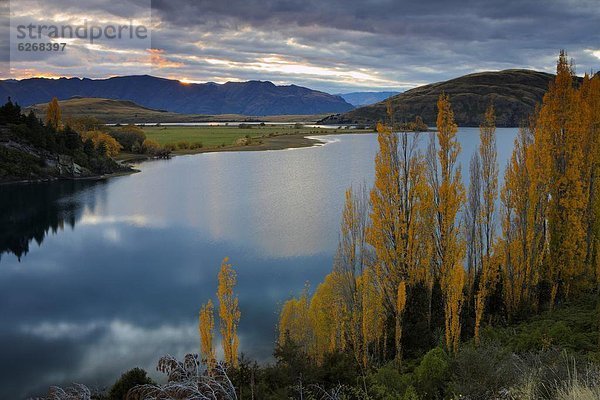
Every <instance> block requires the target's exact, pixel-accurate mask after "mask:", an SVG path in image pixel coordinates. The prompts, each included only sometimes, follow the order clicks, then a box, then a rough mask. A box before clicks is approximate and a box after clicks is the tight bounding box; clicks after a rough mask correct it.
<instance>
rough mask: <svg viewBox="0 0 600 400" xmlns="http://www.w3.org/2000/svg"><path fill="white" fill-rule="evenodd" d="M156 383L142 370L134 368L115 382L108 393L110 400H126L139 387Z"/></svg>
mask: <svg viewBox="0 0 600 400" xmlns="http://www.w3.org/2000/svg"><path fill="white" fill-rule="evenodd" d="M153 384H154V381H153V380H152V379H150V378H149V377H148V375H147V373H146V371H144V370H143V369H141V368H133V369H131V370H129V371H127V372H125V373H124V374H123V375H121V377H120V378H119V379H118V380H117V381H116V382H115V384H114V385H113V386H112V388H111V389H110V392H109V393H108V398H109V399H110V400H125V399H126V398H127V392H129V390H131V389H133V388H134V387H136V386H138V385H153Z"/></svg>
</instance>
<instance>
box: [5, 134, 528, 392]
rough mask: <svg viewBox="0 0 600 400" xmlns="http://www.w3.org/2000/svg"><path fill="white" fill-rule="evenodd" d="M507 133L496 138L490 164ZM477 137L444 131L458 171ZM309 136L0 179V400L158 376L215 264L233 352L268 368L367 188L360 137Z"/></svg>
mask: <svg viewBox="0 0 600 400" xmlns="http://www.w3.org/2000/svg"><path fill="white" fill-rule="evenodd" d="M516 132H517V130H516V129H509V128H506V129H498V130H497V135H498V136H497V142H498V150H499V155H498V160H499V163H500V169H501V171H502V170H503V169H504V168H503V167H504V165H505V164H506V161H507V160H508V158H509V156H510V153H511V151H512V146H513V141H514V138H515V135H516ZM478 134H479V131H478V129H476V128H462V129H460V132H459V136H458V137H459V140H460V142H461V144H462V147H463V152H462V153H461V162H462V163H463V175H467V174H468V160H469V158H470V156H471V154H472V152H473V151H475V150H476V149H477V146H478ZM426 136H427V135H426V134H423V135H422V137H421V141H422V144H423V147H424V146H425V145H426V143H427V138H426ZM321 139H322V140H325V141H326V142H327V144H326V145H322V146H317V147H311V148H302V149H290V150H278V151H261V152H218V153H206V154H200V155H191V156H178V157H175V158H173V159H171V160H163V161H151V162H146V163H143V164H141V165H139V166H138V168H139V169H141V172H140V173H137V174H133V175H129V176H124V177H118V178H113V179H110V180H108V181H99V182H89V181H87V182H86V181H78V182H55V183H46V184H33V185H9V186H0V205H1V208H0V210H1V211H0V221H2V228H1V229H0V254H1V259H0V349H1V352H0V398H24V397H26V396H29V395H33V394H43V393H45V391H46V390H47V388H48V386H49V385H51V384H70V383H71V382H80V383H85V384H87V385H89V386H95V385H96V386H100V387H103V386H106V385H110V384H112V383H113V381H114V380H115V379H116V378H117V377H118V376H119V375H120V374H121V373H122V372H124V371H126V370H128V369H130V368H133V367H135V366H139V367H142V368H144V369H146V370H147V371H149V372H150V373H151V375H152V376H154V377H161V375H160V374H157V373H156V371H155V366H156V362H157V361H158V359H159V357H160V356H162V355H164V354H167V353H170V354H174V355H176V356H178V357H180V358H181V357H182V356H183V355H184V354H185V353H188V352H198V351H199V337H198V331H197V316H198V311H199V309H200V306H201V305H202V303H204V302H206V301H207V300H208V299H209V298H213V301H214V300H215V298H216V296H215V291H216V285H217V272H218V270H219V267H220V263H221V260H222V259H223V258H224V257H226V256H228V257H229V258H230V261H231V263H232V264H233V265H234V267H235V269H236V270H237V272H238V286H237V293H238V295H239V299H240V308H241V312H242V317H241V322H240V327H239V334H240V350H241V351H242V352H243V353H245V354H247V355H248V356H250V357H252V358H255V359H257V360H259V361H269V360H271V354H272V350H273V344H274V340H275V337H276V324H277V317H278V312H279V308H280V306H281V304H282V303H283V301H285V300H286V299H287V298H288V297H289V296H290V295H296V294H298V293H299V292H300V291H301V290H302V288H303V287H304V285H305V283H306V282H310V283H311V285H312V287H313V288H314V286H315V285H316V284H318V283H319V282H320V281H321V279H322V278H323V277H324V276H325V274H327V273H328V272H329V271H330V269H331V265H332V260H333V256H334V252H335V249H336V245H337V239H338V226H339V221H340V213H341V210H342V205H343V201H344V191H345V189H346V188H347V187H348V186H350V185H355V186H356V185H359V184H361V183H363V182H365V183H367V184H368V185H370V184H371V183H372V180H373V159H374V156H375V153H376V150H377V140H376V136H375V135H373V134H348V135H331V136H325V137H321ZM501 176H502V173H501ZM464 178H465V180H466V178H467V177H466V176H465V177H464ZM7 227H8V228H7Z"/></svg>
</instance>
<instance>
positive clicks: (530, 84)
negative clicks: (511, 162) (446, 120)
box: [321, 69, 554, 127]
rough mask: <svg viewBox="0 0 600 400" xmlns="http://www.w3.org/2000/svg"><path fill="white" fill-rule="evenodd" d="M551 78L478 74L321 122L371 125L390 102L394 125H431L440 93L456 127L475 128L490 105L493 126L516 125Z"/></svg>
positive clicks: (539, 74) (507, 72)
mask: <svg viewBox="0 0 600 400" xmlns="http://www.w3.org/2000/svg"><path fill="white" fill-rule="evenodd" d="M553 79H554V75H552V74H548V73H545V72H539V71H531V70H524V69H510V70H504V71H497V72H480V73H475V74H470V75H465V76H462V77H459V78H455V79H451V80H448V81H444V82H438V83H432V84H429V85H424V86H419V87H417V88H414V89H411V90H408V91H406V92H404V93H401V94H398V95H396V96H393V97H391V98H390V99H388V100H386V101H381V102H379V103H376V104H373V105H368V106H364V107H360V108H356V109H354V110H352V111H349V112H346V113H342V114H339V115H333V116H330V117H328V118H325V119H324V120H322V121H321V122H322V123H335V124H373V123H375V122H377V121H384V120H386V103H387V101H391V103H392V109H393V110H394V119H395V121H397V122H404V121H413V120H414V119H415V117H416V116H420V117H421V118H422V119H423V121H424V122H425V123H426V124H427V125H429V126H435V123H436V117H437V106H436V104H437V99H438V97H439V95H440V93H446V94H448V95H449V96H450V101H451V103H452V108H453V110H454V117H455V120H456V122H457V124H458V125H460V126H478V125H479V124H480V123H481V119H482V117H483V114H484V112H485V109H486V108H487V107H488V105H489V104H490V103H493V104H494V107H495V111H496V124H497V126H504V127H516V126H519V125H520V124H521V123H522V122H523V121H524V120H525V119H526V118H527V117H528V116H529V115H531V113H533V111H534V109H535V107H536V104H539V103H541V101H542V98H543V96H544V93H546V91H547V90H548V85H549V83H550V81H552V80H553Z"/></svg>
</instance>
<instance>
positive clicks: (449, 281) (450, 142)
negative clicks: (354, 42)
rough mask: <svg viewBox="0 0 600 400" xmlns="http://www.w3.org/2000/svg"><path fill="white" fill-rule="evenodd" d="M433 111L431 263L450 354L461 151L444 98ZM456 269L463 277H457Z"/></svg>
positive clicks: (461, 249) (456, 331) (456, 299)
mask: <svg viewBox="0 0 600 400" xmlns="http://www.w3.org/2000/svg"><path fill="white" fill-rule="evenodd" d="M437 107H438V116H437V130H438V133H437V142H438V143H439V150H437V145H436V142H435V138H434V137H433V136H432V138H431V141H430V144H429V151H428V166H429V168H428V180H429V184H430V187H431V190H432V196H433V204H434V205H435V229H434V237H433V239H434V240H433V241H434V245H435V250H434V257H433V262H434V265H435V268H436V274H437V276H438V277H439V281H440V285H441V288H442V296H443V300H444V310H445V327H446V346H447V347H448V349H450V350H453V349H455V348H456V347H457V346H458V340H459V339H460V312H461V308H462V302H463V299H462V290H463V286H462V285H464V270H463V266H462V260H463V256H464V253H465V243H464V241H463V240H462V238H461V235H460V227H459V225H458V223H457V215H458V213H459V211H460V209H461V207H462V205H463V202H464V197H465V194H464V187H463V184H462V182H461V171H460V166H458V165H457V158H458V155H459V153H460V149H461V148H460V144H459V143H458V140H457V138H456V133H457V131H458V127H457V125H456V123H455V122H454V112H453V111H452V106H451V104H450V99H449V97H448V96H447V95H446V94H441V95H440V97H439V99H438V102H437ZM436 150H437V151H436ZM459 269H460V271H461V273H462V274H463V275H461V274H459V273H458V271H459ZM456 285H460V287H457V286H456Z"/></svg>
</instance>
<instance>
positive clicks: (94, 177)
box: [0, 168, 142, 186]
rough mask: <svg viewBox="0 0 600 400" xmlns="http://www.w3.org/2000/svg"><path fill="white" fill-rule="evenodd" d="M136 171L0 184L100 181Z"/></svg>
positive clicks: (3, 182)
mask: <svg viewBox="0 0 600 400" xmlns="http://www.w3.org/2000/svg"><path fill="white" fill-rule="evenodd" d="M138 172H142V171H140V170H139V169H135V168H130V170H128V171H118V172H113V173H110V174H102V175H91V176H81V177H66V176H61V177H55V176H53V177H48V178H41V179H21V180H15V181H0V186H5V185H28V184H34V183H49V182H59V181H102V180H105V179H110V178H116V177H119V176H126V175H132V174H137V173H138Z"/></svg>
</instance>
